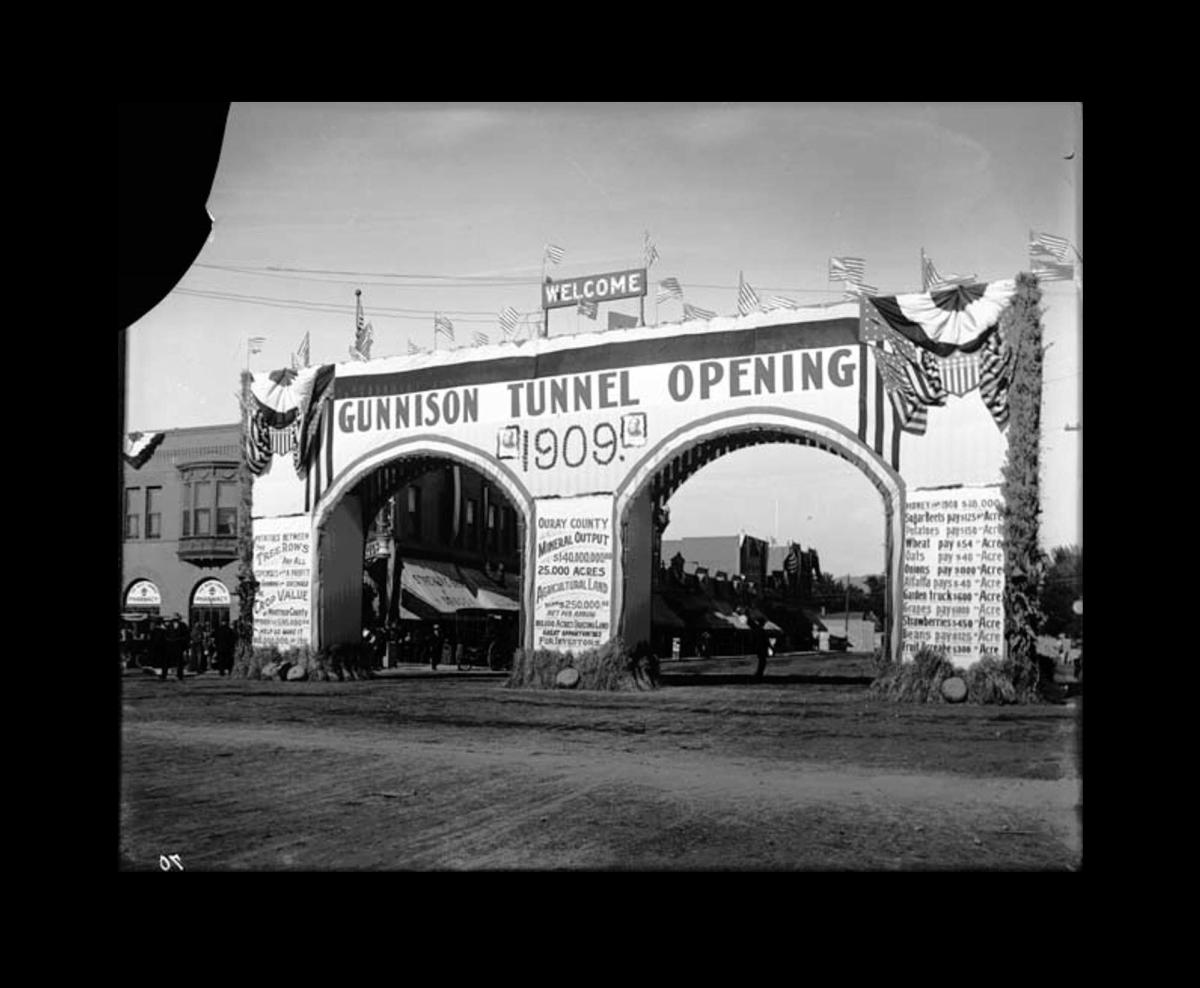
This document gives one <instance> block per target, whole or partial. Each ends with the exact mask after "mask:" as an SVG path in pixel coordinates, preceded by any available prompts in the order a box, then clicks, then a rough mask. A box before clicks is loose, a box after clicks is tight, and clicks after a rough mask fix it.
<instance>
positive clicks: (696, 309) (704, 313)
mask: <svg viewBox="0 0 1200 988" xmlns="http://www.w3.org/2000/svg"><path fill="white" fill-rule="evenodd" d="M683 318H684V319H703V320H705V321H708V320H709V319H716V318H717V314H716V313H715V312H710V311H709V310H708V309H702V308H700V306H698V305H692V304H691V303H690V302H684V303H683Z"/></svg>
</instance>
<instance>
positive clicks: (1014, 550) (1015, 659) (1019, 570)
mask: <svg viewBox="0 0 1200 988" xmlns="http://www.w3.org/2000/svg"><path fill="white" fill-rule="evenodd" d="M1041 299H1042V291H1041V289H1040V288H1039V287H1038V282H1037V279H1036V278H1034V277H1033V276H1031V275H1028V274H1020V275H1018V276H1017V293H1016V296H1015V297H1014V298H1013V301H1012V304H1011V305H1010V306H1009V307H1008V309H1006V310H1005V313H1004V315H1003V317H1002V318H1001V324H1000V328H1001V331H1002V332H1003V333H1004V336H1005V338H1006V342H1007V344H1008V345H1009V346H1011V347H1012V348H1013V352H1014V363H1013V371H1012V383H1011V385H1010V386H1009V392H1008V406H1009V421H1008V452H1007V456H1006V459H1005V463H1004V467H1003V470H1002V476H1003V483H1002V485H1001V495H1002V497H1003V501H1004V506H1003V512H1002V517H1003V521H1002V525H1003V533H1004V637H1005V645H1006V647H1007V650H1008V656H1007V658H1008V660H1009V662H1010V663H1011V666H1012V677H1013V686H1014V688H1015V689H1016V691H1017V694H1018V696H1019V697H1021V698H1023V699H1032V698H1033V695H1034V694H1036V692H1037V689H1038V683H1039V675H1038V662H1037V634H1038V631H1039V629H1040V627H1041V622H1042V613H1041V608H1040V607H1039V605H1038V599H1039V596H1040V589H1041V578H1042V572H1043V563H1042V553H1041V549H1040V548H1039V546H1038V522H1039V518H1040V514H1041V498H1040V477H1039V469H1040V447H1041V416H1042V354H1043V350H1042V323H1041Z"/></svg>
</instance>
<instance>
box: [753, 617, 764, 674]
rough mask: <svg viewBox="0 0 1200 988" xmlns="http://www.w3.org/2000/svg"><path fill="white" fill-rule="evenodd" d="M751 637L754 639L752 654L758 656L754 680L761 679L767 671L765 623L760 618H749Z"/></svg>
mask: <svg viewBox="0 0 1200 988" xmlns="http://www.w3.org/2000/svg"><path fill="white" fill-rule="evenodd" d="M749 622H750V628H751V632H750V633H751V635H752V636H753V639H754V654H755V655H757V656H758V666H757V667H756V668H755V670H754V678H755V679H762V678H763V673H765V672H766V671H767V650H768V644H767V631H766V622H765V621H764V620H763V619H762V618H754V617H751V618H749Z"/></svg>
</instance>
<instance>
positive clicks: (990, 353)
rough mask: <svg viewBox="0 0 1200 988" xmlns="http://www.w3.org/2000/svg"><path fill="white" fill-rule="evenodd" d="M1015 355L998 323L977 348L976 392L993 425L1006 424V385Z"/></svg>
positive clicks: (1009, 379)
mask: <svg viewBox="0 0 1200 988" xmlns="http://www.w3.org/2000/svg"><path fill="white" fill-rule="evenodd" d="M1015 365H1016V355H1015V354H1014V353H1013V350H1012V347H1010V346H1009V345H1008V340H1007V339H1005V337H1004V335H1003V334H1002V333H1001V331H1000V327H999V326H997V327H996V329H994V330H993V331H992V332H991V333H990V334H989V335H988V338H987V339H986V340H984V343H983V346H982V347H980V348H979V395H980V397H981V398H983V403H984V404H985V405H987V409H988V411H989V412H991V413H992V418H993V419H994V420H995V422H996V425H998V426H999V427H1000V428H1001V429H1003V428H1004V427H1005V426H1006V425H1007V424H1008V386H1009V384H1010V383H1011V382H1012V372H1013V368H1014V367H1015Z"/></svg>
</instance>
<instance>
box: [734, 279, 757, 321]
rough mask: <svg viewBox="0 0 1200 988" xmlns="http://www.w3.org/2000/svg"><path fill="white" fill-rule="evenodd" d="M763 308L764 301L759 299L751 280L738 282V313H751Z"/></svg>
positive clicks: (743, 314)
mask: <svg viewBox="0 0 1200 988" xmlns="http://www.w3.org/2000/svg"><path fill="white" fill-rule="evenodd" d="M761 308H762V303H761V302H759V300H758V292H756V291H755V290H754V289H753V288H751V287H750V282H748V281H741V282H740V283H739V284H738V315H742V316H745V315H749V314H750V313H751V312H757V311H759V310H760V309H761Z"/></svg>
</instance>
